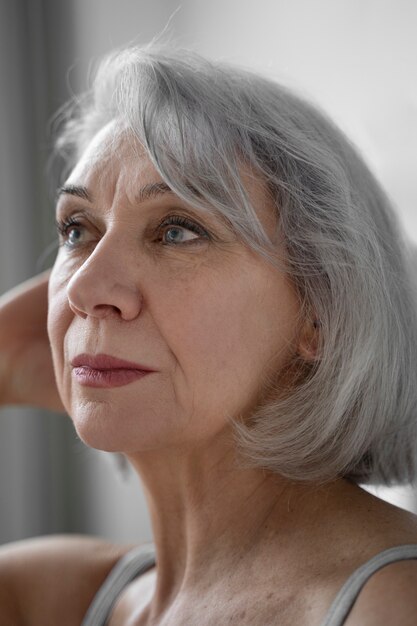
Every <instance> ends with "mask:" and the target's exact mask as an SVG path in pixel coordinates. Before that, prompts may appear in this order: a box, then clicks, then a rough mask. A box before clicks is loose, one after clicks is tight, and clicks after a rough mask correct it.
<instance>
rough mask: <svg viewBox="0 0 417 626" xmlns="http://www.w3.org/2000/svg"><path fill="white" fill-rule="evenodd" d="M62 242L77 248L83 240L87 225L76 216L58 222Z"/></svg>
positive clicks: (69, 246)
mask: <svg viewBox="0 0 417 626" xmlns="http://www.w3.org/2000/svg"><path fill="white" fill-rule="evenodd" d="M56 227H57V230H58V233H59V234H60V236H61V239H62V244H63V245H64V246H67V247H68V248H76V247H77V246H79V245H81V244H82V243H84V242H83V236H84V231H85V227H84V226H83V224H81V223H80V222H79V221H78V220H76V219H74V218H66V219H63V220H58V221H57V222H56Z"/></svg>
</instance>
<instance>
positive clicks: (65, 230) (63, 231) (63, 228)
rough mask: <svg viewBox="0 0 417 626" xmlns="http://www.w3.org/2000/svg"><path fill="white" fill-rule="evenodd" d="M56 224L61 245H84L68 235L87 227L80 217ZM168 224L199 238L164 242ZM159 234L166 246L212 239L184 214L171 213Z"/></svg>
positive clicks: (161, 225) (68, 218)
mask: <svg viewBox="0 0 417 626" xmlns="http://www.w3.org/2000/svg"><path fill="white" fill-rule="evenodd" d="M55 226H56V229H57V231H58V233H59V235H60V236H61V237H62V240H63V241H62V242H61V245H64V246H66V247H68V248H70V249H74V248H77V247H78V246H80V245H82V244H71V243H69V241H68V237H69V230H70V228H71V227H76V228H85V226H84V224H82V223H81V222H80V221H79V220H78V219H76V218H74V217H65V218H63V219H59V220H56V221H55ZM168 226H180V227H182V228H184V229H186V230H189V231H191V232H193V233H195V234H196V235H199V237H198V238H196V239H191V240H188V241H184V242H179V243H172V242H171V243H168V242H162V236H163V234H164V233H163V232H161V231H162V229H164V228H167V227H168ZM156 230H157V232H158V233H159V234H158V239H157V241H161V242H162V245H164V246H174V247H175V246H185V245H192V244H198V243H201V239H205V240H210V239H211V236H210V234H209V233H208V232H207V230H206V229H205V228H203V227H202V226H200V225H199V224H197V223H196V222H193V221H191V220H189V219H188V218H186V217H184V216H182V215H170V216H169V217H165V218H164V219H163V220H162V221H161V222H160V223H159V224H158V226H157V228H156Z"/></svg>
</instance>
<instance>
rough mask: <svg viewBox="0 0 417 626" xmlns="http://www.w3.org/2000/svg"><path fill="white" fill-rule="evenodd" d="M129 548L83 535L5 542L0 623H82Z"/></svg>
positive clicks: (31, 625)
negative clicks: (101, 587)
mask: <svg viewBox="0 0 417 626" xmlns="http://www.w3.org/2000/svg"><path fill="white" fill-rule="evenodd" d="M133 547H134V546H133V545H117V544H112V543H109V542H107V541H104V540H103V539H98V538H95V537H88V536H82V535H56V536H50V537H39V538H36V539H28V540H24V541H18V542H15V543H9V544H6V545H3V546H2V547H1V548H0V622H1V624H5V625H7V624H13V626H17V625H18V624H23V623H24V624H25V625H27V626H38V625H39V626H40V625H42V626H49V625H50V626H55V625H56V624H57V623H59V624H61V625H62V626H66V625H67V624H68V625H70V624H71V625H72V624H79V623H81V621H82V618H83V617H84V614H85V613H86V611H87V608H88V606H89V605H90V603H91V601H92V599H93V597H94V595H95V593H96V592H97V590H98V589H99V587H100V585H101V584H102V583H103V582H104V580H105V578H106V576H107V575H108V573H109V572H110V570H111V569H112V567H113V566H114V565H115V564H116V562H117V561H118V560H119V559H120V558H121V557H122V556H123V555H124V554H126V552H128V550H130V549H131V548H133ZM63 620H64V621H63Z"/></svg>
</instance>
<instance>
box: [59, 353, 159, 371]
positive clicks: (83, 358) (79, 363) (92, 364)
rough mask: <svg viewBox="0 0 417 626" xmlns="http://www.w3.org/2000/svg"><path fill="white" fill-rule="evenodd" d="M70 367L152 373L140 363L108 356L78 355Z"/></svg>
mask: <svg viewBox="0 0 417 626" xmlns="http://www.w3.org/2000/svg"><path fill="white" fill-rule="evenodd" d="M71 365H72V367H88V368H91V369H95V370H118V369H123V370H140V371H142V372H153V371H154V370H152V369H151V368H149V367H147V366H146V365H142V364H140V363H134V362H132V361H125V360H124V359H117V358H116V357H113V356H110V355H108V354H78V355H77V356H76V357H74V358H73V359H72V361H71Z"/></svg>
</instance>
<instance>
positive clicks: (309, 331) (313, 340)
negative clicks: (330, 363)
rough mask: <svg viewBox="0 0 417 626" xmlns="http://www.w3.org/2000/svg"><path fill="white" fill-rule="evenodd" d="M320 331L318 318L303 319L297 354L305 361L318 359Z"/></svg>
mask: <svg viewBox="0 0 417 626" xmlns="http://www.w3.org/2000/svg"><path fill="white" fill-rule="evenodd" d="M320 332H321V323H320V320H318V319H314V320H311V319H308V320H306V321H305V323H304V325H303V328H302V329H301V333H300V337H299V342H298V354H299V355H300V356H301V357H302V358H303V359H304V360H305V361H317V360H318V359H319V357H320V355H319V343H320Z"/></svg>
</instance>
